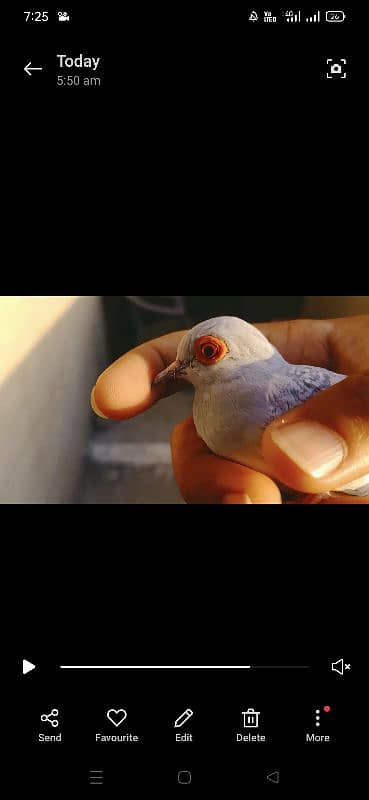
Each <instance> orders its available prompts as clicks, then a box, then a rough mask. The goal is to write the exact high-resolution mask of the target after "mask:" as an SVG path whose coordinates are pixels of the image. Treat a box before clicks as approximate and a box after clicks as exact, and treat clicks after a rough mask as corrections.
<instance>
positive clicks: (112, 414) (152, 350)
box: [91, 331, 186, 419]
mask: <svg viewBox="0 0 369 800" xmlns="http://www.w3.org/2000/svg"><path fill="white" fill-rule="evenodd" d="M185 333H186V331H176V332H175V333H170V334H168V335H167V336H162V337H161V338H159V339H153V340H152V341H151V342H145V343H144V344H141V345H139V347H136V348H135V349H134V350H130V351H129V353H126V354H125V355H123V356H122V357H121V358H119V359H118V361H115V363H114V364H112V365H111V366H110V367H108V369H106V370H105V372H103V373H102V375H100V377H99V378H98V380H97V382H96V385H95V386H94V388H93V390H92V393H91V405H92V408H93V410H94V411H95V413H96V414H98V415H99V416H102V417H105V419H130V417H135V416H136V415H137V414H141V413H142V411H146V410H147V409H148V408H150V406H152V405H153V404H154V403H156V402H157V400H160V399H161V398H162V397H166V396H167V395H168V394H170V393H172V392H173V384H171V386H170V387H168V386H166V385H165V384H164V385H163V384H161V385H159V386H155V387H154V388H153V386H152V384H153V380H154V378H155V376H156V375H157V374H158V373H159V372H161V371H162V370H163V369H165V367H167V366H168V365H169V364H171V363H172V361H174V360H175V358H176V355H177V349H178V345H179V343H180V341H181V339H182V338H183V336H184V335H185ZM180 388H183V383H182V384H181V382H180V381H178V384H177V383H176V384H175V385H174V390H175V391H177V390H178V389H180Z"/></svg>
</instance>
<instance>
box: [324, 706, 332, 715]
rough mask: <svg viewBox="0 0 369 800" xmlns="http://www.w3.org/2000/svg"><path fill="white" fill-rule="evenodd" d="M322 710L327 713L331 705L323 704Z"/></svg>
mask: <svg viewBox="0 0 369 800" xmlns="http://www.w3.org/2000/svg"><path fill="white" fill-rule="evenodd" d="M323 711H325V713H326V714H328V713H329V712H330V711H331V707H330V706H324V708H323Z"/></svg>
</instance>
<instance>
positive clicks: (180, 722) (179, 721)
mask: <svg viewBox="0 0 369 800" xmlns="http://www.w3.org/2000/svg"><path fill="white" fill-rule="evenodd" d="M191 717H193V711H192V709H191V708H187V709H186V711H184V712H183V714H181V716H180V717H178V719H176V721H175V723H174V727H175V728H183V725H185V724H186V722H188V720H189V719H191Z"/></svg>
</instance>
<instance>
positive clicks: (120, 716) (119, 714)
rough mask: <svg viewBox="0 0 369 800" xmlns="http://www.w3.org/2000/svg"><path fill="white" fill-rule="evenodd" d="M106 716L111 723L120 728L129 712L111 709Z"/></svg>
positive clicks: (121, 709) (123, 709) (122, 709)
mask: <svg viewBox="0 0 369 800" xmlns="http://www.w3.org/2000/svg"><path fill="white" fill-rule="evenodd" d="M106 716H107V718H108V720H109V722H112V724H113V725H115V727H116V728H119V725H121V724H122V722H124V720H125V719H127V712H126V710H125V708H110V709H109V711H108V713H107V715H106Z"/></svg>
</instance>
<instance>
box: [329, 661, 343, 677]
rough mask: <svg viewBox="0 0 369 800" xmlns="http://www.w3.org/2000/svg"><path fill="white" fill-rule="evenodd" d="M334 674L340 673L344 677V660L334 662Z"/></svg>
mask: <svg viewBox="0 0 369 800" xmlns="http://www.w3.org/2000/svg"><path fill="white" fill-rule="evenodd" d="M332 672H338V674H339V675H343V672H344V664H343V658H340V659H339V661H333V664H332Z"/></svg>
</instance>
